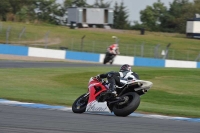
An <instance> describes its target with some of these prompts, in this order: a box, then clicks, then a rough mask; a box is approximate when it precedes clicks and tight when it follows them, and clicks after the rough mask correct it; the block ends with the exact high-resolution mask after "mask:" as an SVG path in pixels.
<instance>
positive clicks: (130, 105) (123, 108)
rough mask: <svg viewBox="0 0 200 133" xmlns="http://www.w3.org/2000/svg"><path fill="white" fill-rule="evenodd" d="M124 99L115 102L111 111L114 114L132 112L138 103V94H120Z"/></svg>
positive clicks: (120, 114)
mask: <svg viewBox="0 0 200 133" xmlns="http://www.w3.org/2000/svg"><path fill="white" fill-rule="evenodd" d="M121 98H123V99H124V101H122V102H119V103H116V104H115V105H114V107H113V112H114V114H115V115H116V116H123V117H125V116H128V115H130V114H131V113H132V112H134V111H135V110H136V109H137V108H138V106H139V104H140V96H139V95H138V94H137V93H135V92H129V93H125V94H124V95H122V96H121Z"/></svg>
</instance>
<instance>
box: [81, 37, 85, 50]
mask: <svg viewBox="0 0 200 133" xmlns="http://www.w3.org/2000/svg"><path fill="white" fill-rule="evenodd" d="M84 38H85V35H84V36H83V37H82V38H81V51H83V40H84Z"/></svg>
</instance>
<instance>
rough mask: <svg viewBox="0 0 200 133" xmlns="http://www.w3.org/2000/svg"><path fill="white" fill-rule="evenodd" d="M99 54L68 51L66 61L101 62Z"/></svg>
mask: <svg viewBox="0 0 200 133" xmlns="http://www.w3.org/2000/svg"><path fill="white" fill-rule="evenodd" d="M99 56H100V55H99V54H94V53H86V52H74V51H67V52H66V57H65V59H70V60H82V61H92V62H99Z"/></svg>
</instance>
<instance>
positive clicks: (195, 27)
mask: <svg viewBox="0 0 200 133" xmlns="http://www.w3.org/2000/svg"><path fill="white" fill-rule="evenodd" d="M186 36H187V37H188V38H200V18H193V19H188V20H187V24H186Z"/></svg>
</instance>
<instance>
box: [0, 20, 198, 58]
mask: <svg viewBox="0 0 200 133" xmlns="http://www.w3.org/2000/svg"><path fill="white" fill-rule="evenodd" d="M0 23H1V24H2V26H1V28H0V43H5V42H6V30H7V28H8V27H9V26H11V31H10V38H9V43H13V44H19V45H26V46H33V47H46V43H45V34H47V32H49V37H48V42H49V43H52V42H57V44H51V45H50V44H49V43H48V44H47V47H48V48H52V49H60V47H67V48H68V50H75V51H81V38H82V37H83V36H84V35H86V37H85V38H84V45H83V49H82V51H86V52H94V53H105V51H106V48H107V46H108V45H110V44H111V43H113V42H114V40H113V39H112V38H111V36H113V35H115V36H118V37H119V38H120V52H121V55H128V56H143V57H151V58H152V57H154V50H155V46H156V45H158V44H160V47H159V49H158V51H159V58H162V55H161V54H160V53H161V51H162V50H165V49H166V46H167V45H168V44H169V43H171V44H172V45H171V46H170V50H169V55H168V58H169V59H177V60H192V61H194V60H195V59H196V57H197V56H198V55H199V51H200V45H199V40H197V39H188V38H186V37H185V34H178V33H173V34H172V33H171V34H170V33H161V32H149V31H146V32H145V35H140V31H133V30H130V31H123V30H122V31H120V32H119V31H117V32H114V31H112V32H111V31H109V30H87V29H69V28H68V27H66V26H55V25H46V24H25V23H16V22H6V23H5V22H0ZM23 27H26V31H25V34H24V35H23V36H22V38H21V40H19V39H18V36H19V33H20V32H21V30H22V28H23ZM34 41H40V42H34ZM34 44H37V45H34ZM141 44H144V52H143V55H142V54H141Z"/></svg>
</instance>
